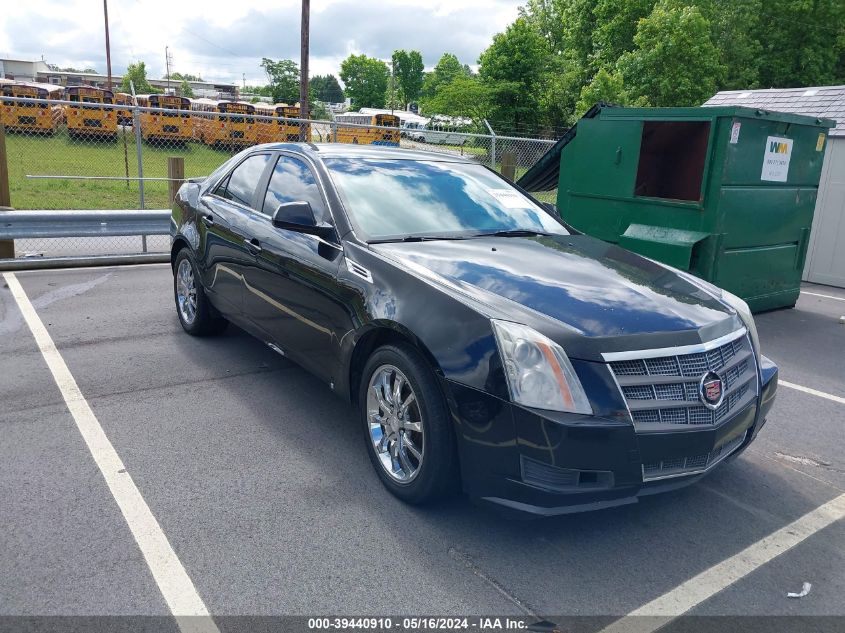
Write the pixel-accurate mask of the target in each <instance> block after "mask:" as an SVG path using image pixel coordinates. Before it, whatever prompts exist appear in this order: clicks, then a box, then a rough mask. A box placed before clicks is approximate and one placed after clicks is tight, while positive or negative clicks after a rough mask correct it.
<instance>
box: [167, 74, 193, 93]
mask: <svg viewBox="0 0 845 633" xmlns="http://www.w3.org/2000/svg"><path fill="white" fill-rule="evenodd" d="M171 77H172V75H171ZM179 94H180V95H182V96H183V97H188V98H189V99H192V98H193V96H194V90H193V88H191V84H189V83H188V80H187V79H183V80H182V83H181V84H180V85H179Z"/></svg>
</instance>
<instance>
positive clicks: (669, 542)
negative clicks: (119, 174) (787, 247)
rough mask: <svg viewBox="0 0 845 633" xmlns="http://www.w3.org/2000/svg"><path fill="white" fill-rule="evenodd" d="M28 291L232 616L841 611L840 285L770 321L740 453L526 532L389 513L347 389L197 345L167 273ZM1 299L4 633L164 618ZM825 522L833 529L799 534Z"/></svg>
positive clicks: (126, 460) (508, 524)
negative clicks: (761, 416) (627, 501)
mask: <svg viewBox="0 0 845 633" xmlns="http://www.w3.org/2000/svg"><path fill="white" fill-rule="evenodd" d="M7 275H8V274H7ZM11 279H13V280H17V282H19V283H20V287H21V289H22V290H23V292H25V295H26V297H27V298H28V300H29V301H31V304H32V306H33V308H34V310H35V313H37V316H38V317H39V318H40V320H41V322H43V325H44V327H45V328H46V332H47V333H48V334H49V337H50V338H51V339H52V341H53V342H54V343H55V348H56V350H57V352H58V355H60V357H61V359H63V360H64V363H65V364H66V366H67V370H68V371H69V373H70V374H71V375H72V377H73V379H75V383H76V384H77V385H78V388H79V391H80V392H81V396H82V397H83V398H84V401H86V402H87V404H88V405H90V409H91V411H92V412H93V415H94V416H95V418H96V420H95V422H98V423H99V426H100V427H101V428H102V430H103V431H104V433H105V436H106V437H107V438H108V440H109V441H110V443H111V446H113V449H114V451H115V452H116V454H117V455H119V457H120V459H121V460H122V463H123V465H124V468H125V471H126V472H125V473H123V472H121V474H124V475H126V474H128V475H129V476H131V480H132V481H133V482H134V485H135V486H136V487H137V491H138V492H140V495H141V496H142V497H143V501H144V502H145V503H146V505H147V506H148V508H149V511H150V512H151V516H152V517H154V521H153V522H154V523H155V524H156V525H157V526H158V528H160V532H161V533H163V535H165V536H166V539H167V541H168V542H169V544H170V546H171V547H172V552H173V553H175V556H176V557H177V558H178V561H179V562H181V566H182V567H183V568H184V572H185V574H186V577H187V578H189V584H190V583H192V585H193V587H194V588H195V591H196V594H197V595H198V596H199V598H201V600H202V603H203V604H204V605H205V607H206V608H207V610H208V612H209V613H210V614H212V615H213V616H215V617H217V616H228V615H278V614H298V615H328V614H357V615H378V614H417V615H419V614H448V615H457V614H466V615H471V614H513V615H520V616H527V617H537V618H540V617H552V616H614V617H615V616H623V615H626V614H629V613H632V612H635V611H636V610H638V609H640V608H641V607H643V605H648V604H652V603H655V601H658V602H659V601H661V600H662V601H663V602H659V603H660V604H663V603H666V604H676V605H684V609H686V608H689V613H692V614H700V615H795V616H797V615H817V616H818V615H834V616H836V615H838V616H845V600H843V596H845V521H843V520H842V516H843V514H845V509H843V508H845V505H843V503H842V497H841V495H843V493H845V455H844V454H843V453H844V452H843V446H845V362H843V360H845V324H841V323H840V322H839V319H840V316H842V315H845V291H843V290H838V289H832V288H826V287H821V286H806V287H805V289H804V290H805V292H804V293H803V294H802V295H801V299H800V300H799V303H798V306H797V308H796V309H793V310H785V311H779V312H773V313H768V314H763V315H759V317H758V319H757V322H758V328H759V331H760V339H761V342H762V346H763V351H764V353H765V354H766V355H767V356H770V357H771V358H772V359H773V360H775V362H777V363H778V364H779V365H780V370H781V374H780V377H781V380H782V381H783V382H782V385H781V387H780V389H779V392H778V396H777V402H776V403H775V408H774V410H773V412H772V414H771V415H770V417H769V421H768V424H767V425H766V427H765V428H764V429H763V431H761V434H760V436H759V437H758V439H757V441H756V442H755V443H754V444H753V445H752V446H751V447H750V449H749V450H747V451H746V452H745V453H744V454H742V455H741V456H740V457H739V458H737V459H735V460H733V461H731V462H729V463H726V464H725V465H723V466H722V467H720V468H718V469H716V470H715V471H714V472H713V473H712V474H711V475H710V476H709V477H707V478H705V479H704V480H703V481H702V482H700V483H698V484H696V485H694V486H692V487H688V488H685V489H683V490H680V491H676V492H672V493H668V494H665V495H662V496H657V497H651V498H645V499H643V500H642V501H641V502H640V503H638V504H635V505H632V506H625V507H621V508H617V509H612V510H606V511H601V512H595V513H591V514H581V515H571V516H564V517H559V518H556V519H548V520H541V521H530V522H526V521H516V520H513V519H510V518H506V517H502V516H500V515H498V514H496V513H494V512H492V511H490V510H487V509H485V508H483V507H478V506H475V505H473V504H470V503H469V502H468V501H467V500H466V499H464V498H457V499H455V500H452V501H450V502H448V503H446V504H444V505H440V506H436V507H430V508H414V507H409V506H406V505H404V504H403V503H401V502H400V501H398V500H397V499H395V498H393V497H392V496H391V495H390V494H388V492H387V491H385V490H384V489H383V488H382V486H381V484H380V482H379V480H378V478H377V476H376V474H375V472H374V471H373V470H372V467H371V465H370V463H369V461H368V459H367V456H366V454H365V451H364V447H363V444H362V440H361V437H360V435H359V429H358V426H357V424H356V420H355V416H354V414H353V411H352V410H351V408H350V407H349V406H348V405H346V404H344V403H343V402H342V401H341V400H339V399H337V398H336V397H335V396H334V395H332V394H331V392H330V390H329V389H328V388H326V387H325V386H324V385H322V384H321V383H320V382H318V381H317V380H316V379H314V378H312V377H311V376H310V375H309V374H307V373H306V372H305V371H303V370H301V369H299V368H298V367H297V366H295V365H293V364H292V363H290V362H288V361H287V360H285V359H284V358H282V357H280V356H278V355H277V354H275V353H274V352H273V351H271V350H270V349H269V348H267V347H266V346H264V345H263V344H261V343H259V342H258V341H256V340H254V339H252V338H250V337H248V336H247V335H246V334H244V333H242V332H241V331H239V330H237V329H235V328H230V329H229V330H228V332H227V333H226V334H225V335H224V336H222V337H220V338H217V339H195V338H192V337H189V336H187V335H185V334H184V333H183V332H182V330H181V328H180V326H179V323H178V321H177V318H176V314H175V310H174V307H173V305H172V299H171V296H172V295H171V279H172V277H171V273H170V269H169V267H168V266H167V265H148V266H141V267H125V268H102V269H79V270H63V271H32V272H21V273H16V274H15V275H14V276H13V277H12V278H11ZM13 283H14V282H13ZM0 286H2V287H0V376H2V380H0V402H2V407H1V408H0V433H2V442H0V500H2V501H0V524H2V528H0V615H3V616H15V615H100V614H108V615H169V614H170V613H171V605H169V603H168V602H167V601H166V600H165V599H164V597H163V593H162V591H163V590H162V589H161V587H162V582H163V581H162V577H161V576H158V575H156V574H155V573H154V572H153V571H151V569H154V566H153V567H151V565H152V563H150V564H148V559H147V558H145V554H144V553H142V551H141V549H140V548H139V544H138V538H143V535H141V536H140V537H139V536H138V535H137V534H136V533H135V532H134V531H133V530H131V529H130V524H131V523H132V521H133V519H132V517H127V516H125V514H124V512H122V507H121V506H119V505H118V503H117V502H116V501H115V499H116V497H115V495H116V494H119V491H117V492H115V490H113V489H112V488H111V487H110V484H108V483H107V480H106V479H105V478H104V475H103V473H102V472H101V466H102V465H101V464H100V463H98V462H97V461H95V458H94V457H93V456H92V450H89V447H88V445H86V442H85V440H84V439H83V435H82V434H81V432H80V427H79V426H78V423H77V420H76V418H75V416H74V415H72V412H71V411H72V409H73V410H76V409H77V408H78V406H77V405H79V402H76V403H74V402H70V403H69V402H67V401H66V400H65V398H64V397H63V395H62V393H63V392H62V391H60V388H59V385H58V383H57V380H56V379H55V378H54V372H53V370H52V369H51V366H48V359H49V358H50V355H49V354H48V352H49V350H47V351H45V348H44V345H43V341H42V344H40V345H39V343H37V342H36V339H35V338H34V336H33V332H32V330H31V328H30V323H29V319H27V318H25V315H24V313H22V311H21V308H20V302H19V301H16V299H15V297H14V296H13V294H12V288H10V283H9V278H8V277H7V278H4V279H3V280H0ZM39 347H40V349H39ZM64 387H65V388H66V387H67V385H64ZM802 388H803V389H802ZM807 390H810V391H807ZM65 393H67V390H66V389H65ZM115 476H116V475H115ZM825 504H828V505H827V506H825ZM820 507H825V508H829V510H827V511H826V512H827V515H826V516H832V518H831V519H830V520H827V521H826V522H821V523H818V522H813V521H809V522H807V521H803V522H802V517H805V516H807V515H808V514H809V515H811V516H816V517H817V515H813V513H814V512H815V511H817V509H819V508H820ZM831 513H832V514H831ZM136 518H137V517H136ZM793 522H797V523H796V526H794V527H788V526H790V524H792V523H793ZM784 528H786V529H784ZM151 529H152V528H151ZM772 535H774V536H772ZM796 535H797V536H796ZM790 538H798V539H799V540H798V542H797V544H795V545H794V547H791V548H790V549H788V550H787V547H786V546H784V543H788V542H789V539H790ZM767 539H768V540H767ZM784 550H787V551H784ZM743 552H746V553H747V552H751V553H753V555H745V554H743ZM761 552H762V553H761ZM177 575H178V574H177ZM165 582H166V579H165ZM804 582H809V583H811V584H812V589H811V591H810V593H809V594H807V595H806V596H804V597H802V598H797V599H791V598H787V595H786V594H787V592H797V591H800V590H801V587H802V584H803V583H804ZM611 620H612V618H611ZM839 622H840V623H842V622H843V620H839ZM223 629H224V627H222V626H221V630H223ZM840 630H841V629H840Z"/></svg>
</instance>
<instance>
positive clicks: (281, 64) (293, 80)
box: [261, 57, 299, 105]
mask: <svg viewBox="0 0 845 633" xmlns="http://www.w3.org/2000/svg"><path fill="white" fill-rule="evenodd" d="M261 67H262V68H263V69H264V72H265V73H267V79H268V80H269V81H270V96H271V97H272V98H273V101H275V102H276V103H287V104H290V105H293V104H294V103H296V102H297V101H299V66H297V65H296V62H294V61H292V60H290V59H282V60H279V61H277V62H274V61H273V60H272V59H268V58H267V57H265V58H263V59H262V60H261Z"/></svg>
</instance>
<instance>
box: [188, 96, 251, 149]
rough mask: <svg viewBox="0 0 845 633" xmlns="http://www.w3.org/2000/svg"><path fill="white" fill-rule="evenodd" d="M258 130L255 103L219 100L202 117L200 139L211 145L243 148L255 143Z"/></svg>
mask: <svg viewBox="0 0 845 633" xmlns="http://www.w3.org/2000/svg"><path fill="white" fill-rule="evenodd" d="M233 114H237V115H245V116H232V115H233ZM257 132H258V131H257V129H256V126H255V106H254V105H252V104H251V103H242V102H240V101H218V102H217V103H216V105H215V106H214V108H213V110H212V111H211V112H207V113H206V114H205V116H203V117H202V123H201V131H200V140H201V141H202V142H203V143H205V144H206V145H209V146H211V147H223V148H242V147H247V146H249V145H255V142H256V139H257Z"/></svg>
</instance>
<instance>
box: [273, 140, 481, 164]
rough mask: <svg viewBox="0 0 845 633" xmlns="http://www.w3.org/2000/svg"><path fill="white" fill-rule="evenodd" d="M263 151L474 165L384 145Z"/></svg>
mask: <svg viewBox="0 0 845 633" xmlns="http://www.w3.org/2000/svg"><path fill="white" fill-rule="evenodd" d="M257 147H260V148H262V149H274V150H282V149H285V150H290V151H295V152H300V153H303V154H308V155H309V156H312V157H313V158H315V159H317V160H320V159H323V158H361V159H366V158H370V159H391V160H428V161H441V162H443V161H448V162H453V163H474V162H475V161H472V160H469V159H467V158H465V157H463V156H459V155H457V154H449V153H446V152H429V151H419V150H412V149H404V148H400V147H387V146H384V145H356V144H350V143H267V144H265V145H259V146H257Z"/></svg>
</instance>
